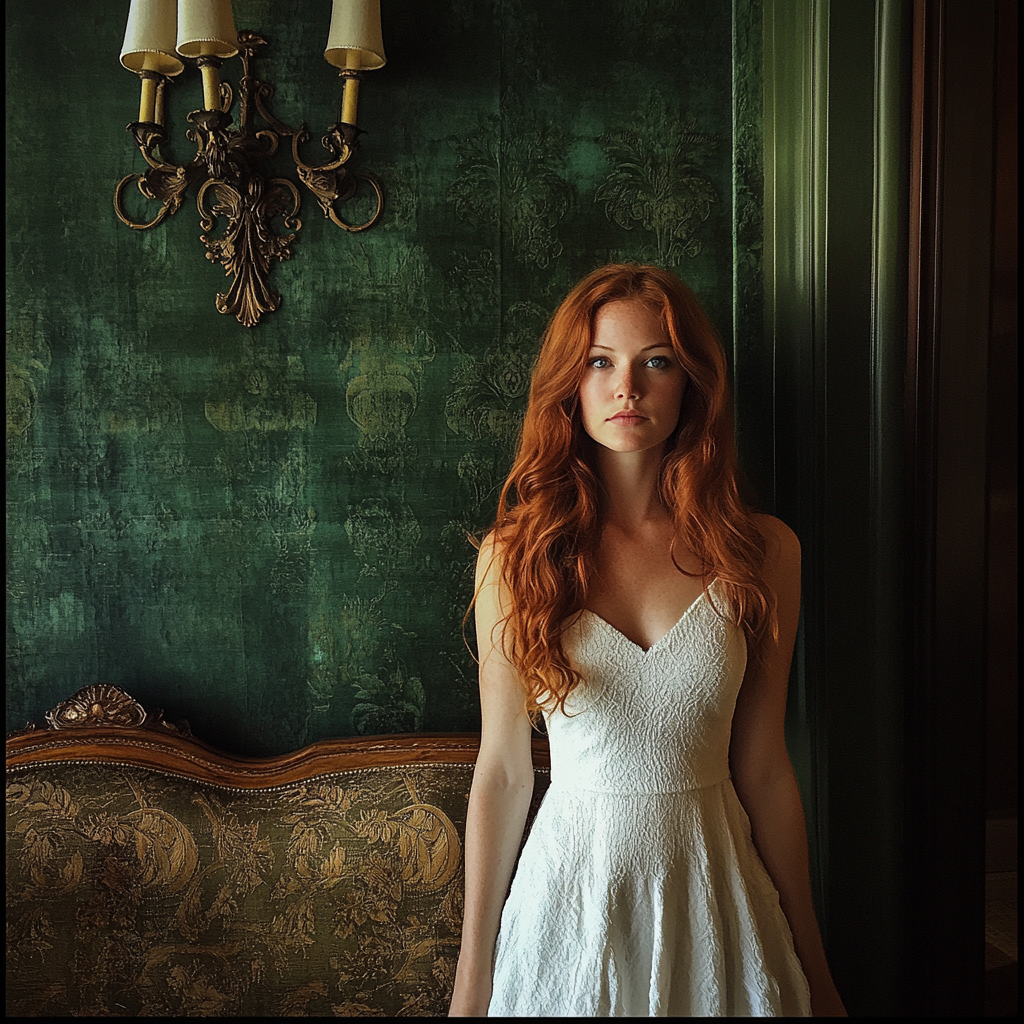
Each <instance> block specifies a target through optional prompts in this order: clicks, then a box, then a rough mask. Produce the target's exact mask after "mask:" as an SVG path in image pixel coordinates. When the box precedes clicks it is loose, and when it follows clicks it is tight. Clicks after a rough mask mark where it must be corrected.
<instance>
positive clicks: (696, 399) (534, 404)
mask: <svg viewBox="0 0 1024 1024" xmlns="http://www.w3.org/2000/svg"><path fill="white" fill-rule="evenodd" d="M620 300H629V301H634V302H639V303H642V304H643V305H645V306H646V307H647V308H648V309H650V310H651V311H652V312H654V313H655V314H656V315H657V316H658V317H659V318H660V319H661V322H662V324H663V326H664V329H665V334H666V336H667V337H668V338H669V339H670V341H671V344H672V348H673V351H674V352H675V355H676V357H677V358H678V360H679V362H680V364H681V365H682V367H683V369H684V370H685V371H686V375H687V377H688V383H687V386H686V389H685V391H684V393H683V400H682V409H681V411H680V416H679V423H678V425H677V427H676V429H675V432H674V433H673V434H672V436H671V437H670V438H669V439H668V440H667V441H666V443H665V454H664V458H663V460H662V464H661V472H660V476H659V491H660V496H661V499H662V501H663V502H664V505H665V507H666V508H667V509H668V510H669V512H670V513H671V514H672V518H673V520H674V526H675V534H674V539H673V546H672V559H673V562H675V564H676V568H677V569H679V571H680V572H684V570H683V569H682V567H681V566H680V565H679V563H678V561H677V560H676V558H675V550H676V546H677V545H679V546H681V547H682V548H684V549H686V550H688V551H690V552H692V553H693V554H694V555H695V556H696V558H697V560H698V561H699V563H700V565H701V569H700V572H699V573H692V574H691V573H687V575H693V576H695V577H696V576H698V575H699V576H700V578H701V579H702V581H703V583H704V585H705V586H707V585H708V584H709V583H710V582H711V581H712V580H717V581H718V586H719V587H721V590H722V592H723V593H724V595H725V598H726V600H727V610H722V609H716V610H717V611H718V612H719V614H722V615H726V616H727V617H728V618H729V619H730V620H731V621H733V622H735V623H736V624H737V625H739V626H740V627H741V628H742V629H743V631H744V633H745V635H746V638H747V645H748V651H749V652H750V656H751V659H752V660H756V659H757V658H758V656H759V654H760V652H761V651H762V649H763V647H764V645H765V640H766V638H767V636H768V635H769V634H771V635H775V634H776V633H777V623H776V613H775V600H774V595H773V594H772V593H771V592H770V590H769V588H768V587H767V586H766V584H765V581H764V577H763V565H764V560H765V540H764V537H763V535H762V532H761V530H760V529H759V528H758V526H757V524H756V522H755V521H754V519H753V513H752V511H751V509H750V508H749V507H748V506H747V504H746V503H745V502H744V501H743V499H742V498H741V496H740V491H739V486H738V481H737V477H738V468H737V460H736V449H735V443H734V439H733V416H732V402H731V397H730V391H729V384H728V371H727V366H726V361H725V353H724V352H723V349H722V344H721V341H720V339H719V336H718V333H717V332H716V330H715V328H714V327H713V326H712V324H711V322H710V320H708V318H707V315H706V314H705V313H704V310H703V309H702V308H701V306H700V303H699V302H698V301H697V298H696V296H695V295H694V294H693V292H692V291H691V290H690V288H689V287H688V286H687V285H686V284H684V283H683V282H682V281H681V280H679V278H678V277H676V276H675V275H674V274H671V273H669V272H668V271H666V270H663V269H661V268H659V267H654V266H642V265H620V264H612V265H609V266H605V267H601V268H599V269H598V270H595V271H593V272H592V273H590V274H588V275H587V276H586V277H585V278H584V279H583V280H582V281H581V282H580V283H579V284H578V285H577V286H576V287H575V288H574V289H573V290H572V291H571V292H570V293H569V295H568V296H567V297H566V298H565V300H564V301H563V302H562V304H561V305H560V306H559V307H558V309H557V310H555V313H554V314H553V316H552V317H551V320H550V322H549V324H548V326H547V329H546V331H545V333H544V339H543V343H542V345H541V350H540V354H539V355H538V357H537V362H536V364H535V366H534V370H533V378H532V381H531V385H530V396H529V404H528V406H527V410H526V417H525V420H524V422H523V427H522V433H521V436H520V440H519V446H518V449H517V453H516V458H515V462H514V463H513V466H512V469H511V472H510V473H509V475H508V479H507V480H506V482H505V486H504V487H503V488H502V491H501V497H500V499H499V501H498V511H497V517H496V519H495V523H494V528H493V530H494V537H495V538H496V543H495V551H496V552H497V553H498V554H499V557H500V562H501V577H502V581H503V583H504V585H505V586H506V587H507V588H508V591H509V594H510V597H511V611H510V612H509V614H508V616H507V617H506V618H505V620H504V622H503V634H502V644H503V649H504V653H505V656H506V657H507V658H508V659H509V661H511V663H512V664H513V665H514V666H515V668H516V669H517V670H518V672H519V677H520V681H521V684H522V686H523V688H524V690H525V692H526V706H527V710H528V712H529V714H530V716H531V718H533V719H534V720H536V717H537V716H538V715H539V714H540V712H541V710H542V709H546V710H553V709H560V710H562V711H563V712H564V710H565V701H566V698H567V697H568V696H569V694H570V693H572V691H573V690H574V689H575V688H576V687H577V686H578V685H580V683H581V682H583V680H582V677H581V676H580V674H579V672H577V671H576V669H574V668H573V666H572V664H571V663H570V661H569V659H568V658H567V657H566V654H565V652H564V650H563V648H562V633H563V630H564V629H565V627H566V625H567V624H568V623H569V622H571V621H573V620H574V619H575V617H577V616H578V615H579V613H580V612H582V611H583V609H584V608H585V606H586V603H587V594H588V590H589V587H590V582H591V579H592V576H593V568H594V561H595V550H596V547H597V544H598V542H599V540H600V535H601V523H600V518H599V506H600V498H599V495H600V491H601V485H600V482H599V479H598V476H597V473H596V471H595V459H594V451H595V442H594V441H593V440H592V439H591V438H590V437H589V435H588V434H587V433H586V431H585V430H584V428H583V423H582V419H581V414H580V409H579V390H580V382H581V380H582V377H583V372H584V369H585V367H586V362H587V355H588V353H589V350H590V347H591V343H592V341H593V336H594V328H595V323H596V320H597V315H598V313H599V311H600V310H601V308H602V307H604V306H605V305H607V304H608V303H610V302H616V301H620Z"/></svg>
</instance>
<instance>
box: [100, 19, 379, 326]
mask: <svg viewBox="0 0 1024 1024" xmlns="http://www.w3.org/2000/svg"><path fill="white" fill-rule="evenodd" d="M265 45H266V42H265V40H264V39H262V38H261V37H260V36H259V35H257V34H256V33H255V32H250V31H246V30H243V31H241V32H238V33H236V32H235V27H234V18H233V15H232V11H231V0H132V3H131V9H130V12H129V14H128V27H127V30H126V32H125V38H124V46H123V47H122V49H121V63H122V64H123V65H124V66H125V67H126V68H128V69H129V70H130V71H134V72H135V73H136V74H137V75H138V76H139V77H140V78H141V80H142V98H141V101H140V105H139V119H138V121H133V122H132V123H131V124H129V125H128V128H127V130H128V131H129V132H131V134H132V135H133V136H134V138H135V142H136V145H137V146H138V147H139V151H140V152H141V153H142V156H143V158H144V159H145V161H146V163H147V164H148V165H149V169H148V170H147V171H144V172H142V173H136V174H129V175H126V176H125V177H124V178H122V179H121V180H120V181H119V182H118V183H117V187H116V188H115V189H114V210H115V211H116V213H117V216H118V217H119V218H120V219H121V220H122V221H123V222H124V223H125V224H127V225H128V227H130V228H135V229H137V230H140V231H144V230H147V229H148V228H153V227H156V226H157V225H158V224H160V223H161V222H162V221H163V220H164V219H165V218H167V217H168V216H173V215H174V214H175V213H177V212H178V210H179V209H180V208H181V204H182V202H183V200H184V198H185V195H186V193H187V191H188V189H189V188H190V187H191V185H192V184H193V183H197V184H198V190H197V193H196V206H197V207H198V209H199V215H200V225H201V227H202V230H203V232H204V234H202V235H201V236H200V239H201V241H202V242H203V244H204V245H205V246H206V249H207V253H206V258H207V259H208V260H212V261H213V262H215V263H219V264H221V266H223V267H224V270H225V274H226V275H227V276H228V277H230V278H232V282H231V285H230V287H229V288H228V290H227V291H226V292H222V293H218V294H217V301H216V304H217V309H218V310H219V311H220V312H221V313H233V314H234V315H235V317H237V319H238V320H239V322H240V323H242V324H244V325H245V326H246V327H252V326H254V325H255V324H256V323H258V322H259V320H260V317H261V316H263V315H264V314H265V313H270V312H273V310H275V309H277V308H278V306H279V304H280V301H281V296H280V295H279V294H278V293H276V292H274V291H273V290H272V289H271V288H270V286H269V284H268V283H267V280H268V277H269V275H270V270H271V268H272V266H273V264H274V263H275V262H276V261H278V260H286V259H289V258H290V257H291V244H292V242H293V241H294V240H295V234H294V232H295V231H298V230H299V228H300V227H301V226H302V222H301V221H300V220H299V217H298V214H299V208H300V205H301V200H300V197H299V190H298V189H297V188H296V187H295V185H294V184H293V182H291V181H289V180H288V179H287V178H279V177H271V176H270V172H269V170H268V168H267V164H266V161H267V159H268V158H270V157H272V156H273V155H274V154H275V153H276V152H277V150H278V146H279V144H280V141H281V139H282V138H289V137H290V138H291V152H292V159H293V160H294V161H295V166H296V170H297V174H298V179H299V181H300V182H302V184H303V185H305V186H306V188H308V189H309V190H310V191H311V192H312V193H313V195H314V196H316V199H317V202H318V203H319V204H320V207H321V209H322V210H323V211H324V216H325V217H329V218H330V219H331V220H332V221H333V222H334V223H335V224H337V226H338V227H340V228H342V229H344V230H345V231H365V230H366V229H367V228H370V227H373V225H374V224H376V223H377V221H378V220H379V219H380V216H381V213H382V211H383V209H384V192H383V189H382V188H381V184H380V182H379V181H378V180H377V179H376V178H375V177H374V176H373V175H372V174H367V173H365V172H363V171H353V170H351V169H350V168H349V167H347V166H346V164H347V163H348V161H349V159H350V158H351V157H352V155H353V153H354V152H355V151H356V149H357V147H358V145H359V135H360V134H361V132H362V130H361V129H360V128H358V127H357V126H356V111H357V105H358V94H359V83H360V81H361V80H362V76H363V72H364V71H370V70H373V69H375V68H379V67H382V66H383V64H384V46H383V43H382V41H381V30H380V0H334V9H333V14H332V17H331V27H330V32H329V34H328V42H327V49H326V51H325V52H324V58H325V60H327V62H328V63H329V64H332V65H333V66H335V67H337V68H338V69H339V75H340V77H341V78H342V80H343V82H344V87H343V91H342V104H341V111H340V114H339V117H338V120H337V121H336V122H335V123H334V124H332V125H331V126H330V127H329V128H328V129H327V134H326V135H325V136H324V138H323V145H324V148H325V149H327V150H328V151H329V152H330V153H331V155H332V159H330V160H329V161H328V162H327V163H323V164H307V163H306V162H305V161H304V160H303V159H302V157H301V156H300V155H299V146H300V145H301V144H302V143H303V142H305V141H307V140H308V139H309V132H308V130H307V128H306V125H305V124H301V125H299V127H298V128H291V127H289V126H288V125H287V124H285V123H284V122H283V121H280V120H279V119H278V118H277V117H275V116H274V114H273V113H272V112H271V111H270V109H269V103H270V99H271V97H272V96H273V89H272V88H271V86H270V85H268V84H267V83H266V82H262V81H260V80H259V79H258V78H257V77H256V76H255V74H254V73H253V64H254V62H255V58H256V54H257V52H258V51H259V49H260V48H261V47H262V46H265ZM239 52H241V57H242V79H241V82H240V84H239V100H240V111H239V116H238V125H237V127H235V128H231V127H230V125H231V115H230V110H231V107H232V103H233V98H232V91H231V87H230V86H229V85H228V84H227V83H226V82H221V81H220V77H219V74H218V68H219V67H220V66H221V64H222V63H223V62H224V60H226V59H227V58H229V57H233V56H234V55H235V54H237V53H239ZM182 58H184V60H188V61H191V62H194V63H195V64H196V65H197V66H198V67H199V69H200V71H201V72H202V79H203V109H202V110H194V111H192V113H190V114H189V115H188V119H189V121H191V122H192V124H193V125H195V127H194V128H193V129H191V130H189V131H188V132H187V133H186V135H187V137H188V138H189V139H190V140H191V141H192V142H194V143H195V144H196V149H197V151H196V155H195V156H194V157H193V158H192V160H191V161H190V162H189V163H187V164H183V165H179V164H175V163H174V162H173V161H172V160H169V159H166V158H165V156H164V155H163V153H162V152H161V149H162V147H163V146H164V145H166V143H167V131H166V129H165V127H164V90H165V88H166V87H167V85H168V84H169V82H170V80H171V78H172V77H174V76H175V75H178V74H180V73H181V71H182V70H183V69H184V61H183V59H182ZM254 113H256V114H259V116H260V117H261V118H262V119H263V121H265V122H266V124H267V126H268V127H266V128H262V129H260V130H259V131H257V130H256V129H255V128H254V127H253V124H252V121H253V115H254ZM132 181H134V182H136V184H137V185H138V188H139V191H140V192H141V193H142V194H143V195H144V196H145V197H146V198H147V199H149V200H153V201H155V202H158V203H160V204H161V206H160V209H159V211H158V212H157V214H156V216H155V217H154V218H153V219H152V220H150V221H148V222H146V223H140V222H138V221H135V220H133V219H132V218H131V217H130V216H129V215H128V214H127V212H126V211H125V208H124V192H125V189H126V187H127V186H128V183H129V182H132ZM361 182H365V183H366V184H367V185H369V186H370V188H372V190H373V192H374V193H375V194H376V210H375V211H374V213H373V216H372V217H370V219H369V220H367V221H365V222H364V223H360V224H351V223H349V222H348V221H346V220H344V219H343V218H342V217H341V216H339V214H338V212H337V210H336V208H335V205H336V204H340V203H344V202H346V201H347V200H349V199H351V198H352V197H353V196H354V195H355V194H356V191H357V189H358V188H359V185H360V183H361ZM219 217H225V218H226V219H227V225H226V228H225V230H224V232H223V234H221V235H220V236H218V237H214V236H213V235H212V234H209V233H210V232H213V230H214V228H215V227H216V224H217V219H218V218H219ZM275 217H280V218H281V219H282V221H283V223H284V227H285V229H286V230H287V231H289V232H292V233H290V234H280V235H278V234H276V233H275V231H274V229H273V226H272V222H273V220H274V218H275Z"/></svg>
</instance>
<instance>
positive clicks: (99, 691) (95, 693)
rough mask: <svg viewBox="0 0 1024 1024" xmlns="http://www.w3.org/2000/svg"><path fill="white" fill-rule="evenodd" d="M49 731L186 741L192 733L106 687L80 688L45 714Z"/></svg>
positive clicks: (18, 732)
mask: <svg viewBox="0 0 1024 1024" xmlns="http://www.w3.org/2000/svg"><path fill="white" fill-rule="evenodd" d="M46 721H47V726H48V728H49V729H61V730H64V729H96V728H111V727H113V728H119V729H158V730H160V731H161V732H170V733H176V734H178V735H179V736H186V737H189V736H191V735H192V730H191V729H190V728H189V724H188V722H178V723H171V722H167V721H164V713H163V711H155V712H152V713H150V712H147V711H146V709H145V708H144V707H143V706H142V705H141V704H140V703H139V702H138V701H137V700H136V699H135V698H134V697H132V695H131V694H129V693H126V692H125V691H124V690H122V689H120V687H117V686H112V685H111V684H110V683H96V684H94V685H92V686H84V687H82V689H81V690H79V691H78V692H77V693H74V694H72V695H71V696H70V697H68V699H67V700H65V701H62V702H61V703H60V704H58V705H57V706H56V707H55V708H53V709H51V710H50V711H47V712H46ZM38 728H39V727H38V726H37V725H36V724H35V722H28V723H26V725H25V728H24V729H16V730H15V731H14V732H11V733H8V739H10V738H11V737H13V736H19V735H21V734H22V733H30V732H36V731H37V730H38Z"/></svg>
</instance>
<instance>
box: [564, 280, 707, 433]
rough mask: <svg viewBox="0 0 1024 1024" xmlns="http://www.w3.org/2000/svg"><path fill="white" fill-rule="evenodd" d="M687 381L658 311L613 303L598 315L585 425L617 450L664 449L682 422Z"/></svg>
mask: <svg viewBox="0 0 1024 1024" xmlns="http://www.w3.org/2000/svg"><path fill="white" fill-rule="evenodd" d="M686 380H687V377H686V371H685V370H683V368H682V367H681V366H680V365H679V362H678V360H677V358H676V355H675V353H674V352H673V350H672V345H671V343H670V342H669V339H668V337H667V336H666V334H665V330H664V328H663V327H662V324H661V319H660V318H659V317H658V316H657V314H655V313H653V312H652V311H651V310H649V309H648V308H647V307H646V306H644V305H641V304H640V303H638V302H630V301H627V300H622V301H618V302H610V303H609V304H608V305H607V306H604V307H603V308H602V309H601V311H600V312H599V313H598V315H597V321H596V323H595V326H594V338H593V343H592V344H591V347H590V352H589V354H588V356H587V366H586V369H585V370H584V373H583V380H582V381H581V383H580V412H581V414H582V417H583V427H584V429H585V430H586V432H587V433H588V434H589V435H590V436H591V437H592V438H593V439H594V440H595V441H596V442H597V443H598V444H600V445H602V446H603V447H605V448H607V449H609V450H611V451H613V452H642V451H647V450H648V449H652V448H656V449H658V451H659V452H660V450H661V447H662V445H664V443H665V441H666V440H668V438H669V437H670V436H671V435H672V431H673V430H675V428H676V424H677V423H678V422H679V410H680V406H681V404H682V400H683V392H684V391H685V389H686Z"/></svg>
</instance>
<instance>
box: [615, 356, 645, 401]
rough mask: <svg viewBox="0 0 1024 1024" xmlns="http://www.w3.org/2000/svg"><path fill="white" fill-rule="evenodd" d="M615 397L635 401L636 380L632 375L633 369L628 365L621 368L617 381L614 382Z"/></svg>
mask: <svg viewBox="0 0 1024 1024" xmlns="http://www.w3.org/2000/svg"><path fill="white" fill-rule="evenodd" d="M615 397H616V398H618V399H634V400H635V399H637V398H639V397H640V396H639V395H638V394H637V385H636V380H635V378H634V375H633V368H632V367H631V366H629V365H628V364H627V365H626V366H624V367H623V368H622V371H621V372H620V373H619V377H618V380H616V382H615Z"/></svg>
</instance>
